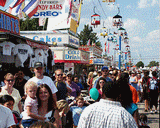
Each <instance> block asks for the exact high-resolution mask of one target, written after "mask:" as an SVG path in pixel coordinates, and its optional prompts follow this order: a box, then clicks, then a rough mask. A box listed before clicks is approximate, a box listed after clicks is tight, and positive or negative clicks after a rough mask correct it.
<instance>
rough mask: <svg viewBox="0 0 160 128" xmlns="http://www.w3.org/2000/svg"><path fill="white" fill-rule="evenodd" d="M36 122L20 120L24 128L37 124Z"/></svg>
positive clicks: (33, 120)
mask: <svg viewBox="0 0 160 128" xmlns="http://www.w3.org/2000/svg"><path fill="white" fill-rule="evenodd" d="M37 121H38V120H36V119H26V120H23V119H22V125H23V127H24V128H29V127H30V126H31V124H33V123H35V122H37Z"/></svg>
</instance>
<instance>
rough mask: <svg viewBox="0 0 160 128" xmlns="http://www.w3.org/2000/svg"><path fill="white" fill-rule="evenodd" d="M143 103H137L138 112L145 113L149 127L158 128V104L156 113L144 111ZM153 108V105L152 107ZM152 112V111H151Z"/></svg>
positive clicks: (159, 106)
mask: <svg viewBox="0 0 160 128" xmlns="http://www.w3.org/2000/svg"><path fill="white" fill-rule="evenodd" d="M144 107H145V106H144V103H138V109H139V113H140V114H141V113H142V114H146V115H147V118H148V125H149V126H150V128H160V126H159V123H160V113H159V112H160V104H159V105H158V113H157V114H155V113H154V114H151V113H150V111H148V112H144ZM153 110H154V107H153ZM153 112H154V111H153Z"/></svg>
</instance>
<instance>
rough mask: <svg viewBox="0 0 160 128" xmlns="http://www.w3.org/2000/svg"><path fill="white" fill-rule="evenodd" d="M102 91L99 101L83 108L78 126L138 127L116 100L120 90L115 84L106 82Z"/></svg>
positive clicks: (81, 127) (101, 127) (106, 127)
mask: <svg viewBox="0 0 160 128" xmlns="http://www.w3.org/2000/svg"><path fill="white" fill-rule="evenodd" d="M102 92H103V95H102V99H100V101H99V102H96V103H93V104H91V105H89V106H88V107H86V108H85V109H84V110H83V112H82V114H81V117H80V120H79V123H78V128H138V126H137V124H136V122H135V120H134V118H133V117H132V115H131V114H130V113H128V112H127V110H126V109H125V108H123V107H122V106H121V103H120V102H119V101H118V99H119V98H118V97H119V96H120V92H119V88H117V85H116V84H114V83H113V82H107V83H105V84H104V86H103V89H102ZM118 92H119V93H118Z"/></svg>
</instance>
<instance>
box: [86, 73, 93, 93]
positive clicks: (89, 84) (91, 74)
mask: <svg viewBox="0 0 160 128" xmlns="http://www.w3.org/2000/svg"><path fill="white" fill-rule="evenodd" d="M92 82H93V72H89V74H88V80H87V85H88V86H89V89H88V92H89V91H90V89H91V88H92V85H93V84H92Z"/></svg>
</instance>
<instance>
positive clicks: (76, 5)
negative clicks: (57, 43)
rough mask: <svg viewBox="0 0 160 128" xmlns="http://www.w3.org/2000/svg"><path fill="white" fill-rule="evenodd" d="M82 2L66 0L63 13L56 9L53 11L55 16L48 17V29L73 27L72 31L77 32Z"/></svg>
mask: <svg viewBox="0 0 160 128" xmlns="http://www.w3.org/2000/svg"><path fill="white" fill-rule="evenodd" d="M80 2H81V1H79V0H76V1H74V0H65V3H64V6H63V7H64V8H63V9H62V11H61V13H59V12H58V11H55V12H54V13H53V15H54V14H55V15H54V16H52V17H53V18H49V19H48V26H47V31H50V30H56V29H65V28H71V31H73V32H74V33H76V30H77V27H78V25H79V20H80V12H79V11H80V5H81V4H80ZM50 17H51V16H50ZM53 22H54V24H53ZM75 24H76V25H75ZM71 26H72V27H71ZM73 26H74V27H73Z"/></svg>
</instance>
